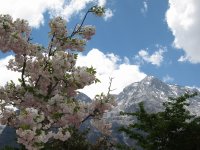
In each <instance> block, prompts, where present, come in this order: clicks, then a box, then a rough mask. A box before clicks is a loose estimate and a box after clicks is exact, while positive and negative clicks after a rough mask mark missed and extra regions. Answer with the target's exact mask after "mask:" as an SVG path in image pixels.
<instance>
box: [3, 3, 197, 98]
mask: <svg viewBox="0 0 200 150" xmlns="http://www.w3.org/2000/svg"><path fill="white" fill-rule="evenodd" d="M14 1H15V2H16V3H14V4H13V2H14ZM22 3H24V4H23V5H22ZM95 4H100V5H102V6H104V7H105V8H106V16H104V18H98V17H95V16H93V15H89V16H88V18H87V20H86V24H92V25H95V26H96V35H95V36H94V37H93V39H92V40H91V41H88V44H87V46H86V50H85V51H84V52H83V54H81V55H80V56H79V61H78V62H77V64H78V65H83V66H84V65H87V66H90V65H93V66H94V67H96V68H97V72H98V77H99V78H100V80H101V81H102V83H101V84H99V85H93V86H92V87H87V88H86V89H85V91H86V93H89V95H90V96H91V97H92V96H93V95H92V94H91V93H94V91H97V92H101V91H102V92H105V90H106V89H107V87H108V81H109V77H114V79H113V88H114V89H116V90H115V93H119V92H120V91H121V90H122V89H123V88H124V87H125V86H127V85H128V84H130V83H132V82H137V81H140V80H141V79H143V78H144V77H145V76H146V75H153V76H155V77H157V78H159V79H161V80H163V81H165V82H167V83H172V84H178V85H182V86H194V87H200V80H199V77H200V49H199V47H198V44H199V42H200V28H199V24H200V19H199V18H200V17H198V14H200V12H199V11H200V1H194V0H162V1H157V0H123V1H116V0H81V1H80V0H66V1H62V0H52V1H51V2H50V1H47V0H46V1H45V0H40V1H39V0H27V1H26V2H23V1H22V0H7V1H6V2H5V1H4V0H0V13H4V14H5V13H9V14H10V15H12V16H13V18H18V17H20V18H24V19H27V20H29V22H30V25H31V26H32V27H33V30H32V37H33V41H34V42H37V43H41V44H43V45H47V43H48V31H49V28H48V21H49V19H50V18H51V17H52V16H56V15H61V16H63V17H64V18H65V19H67V21H68V23H67V25H68V28H69V31H70V29H72V28H73V26H74V25H75V24H76V23H78V22H80V21H81V17H82V16H83V14H84V12H85V11H86V10H87V9H88V8H90V7H91V6H93V5H95ZM10 54H11V53H7V54H2V53H0V58H1V60H0V63H1V64H0V67H1V68H3V64H6V61H7V60H8V58H6V57H7V56H9V55H10ZM9 57H10V56H9ZM3 69H4V72H5V68H3ZM1 76H2V77H1V80H6V79H7V78H8V77H6V79H5V77H4V76H3V75H1ZM94 87H95V88H94ZM92 89H93V91H92ZM97 89H98V90H97ZM99 89H100V90H99ZM91 91H92V92H91Z"/></svg>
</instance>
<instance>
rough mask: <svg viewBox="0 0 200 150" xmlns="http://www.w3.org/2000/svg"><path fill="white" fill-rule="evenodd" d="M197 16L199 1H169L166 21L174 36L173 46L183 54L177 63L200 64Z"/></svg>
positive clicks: (199, 25)
mask: <svg viewBox="0 0 200 150" xmlns="http://www.w3.org/2000/svg"><path fill="white" fill-rule="evenodd" d="M199 14H200V1H199V0H169V9H168V10H167V12H166V21H167V24H168V26H169V28H170V30H171V31H172V34H173V35H174V46H175V47H176V48H179V49H183V50H184V52H185V55H184V56H181V57H180V58H179V61H189V62H191V63H200V47H199V42H200V28H199V27H200V17H199Z"/></svg>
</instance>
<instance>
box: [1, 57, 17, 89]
mask: <svg viewBox="0 0 200 150" xmlns="http://www.w3.org/2000/svg"><path fill="white" fill-rule="evenodd" d="M13 58H14V57H13V56H12V55H10V56H7V57H5V58H2V59H0V72H1V75H0V86H3V85H5V84H6V82H8V81H10V80H13V81H14V82H15V83H18V78H20V74H19V73H18V72H14V71H10V70H8V69H7V67H6V65H8V61H9V60H10V59H13Z"/></svg>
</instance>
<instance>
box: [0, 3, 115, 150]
mask: <svg viewBox="0 0 200 150" xmlns="http://www.w3.org/2000/svg"><path fill="white" fill-rule="evenodd" d="M89 13H93V14H95V15H96V16H102V15H103V13H104V9H103V8H102V7H98V6H94V7H92V8H91V9H89V10H88V11H87V12H86V14H85V16H84V18H83V20H82V22H81V24H80V25H76V27H75V28H74V30H73V32H72V33H70V32H69V30H67V25H66V20H64V19H63V18H61V17H56V18H53V19H52V20H51V21H50V22H49V27H50V33H49V38H50V40H49V44H48V46H47V47H44V46H42V45H39V44H35V43H33V42H32V40H31V36H30V35H31V28H30V27H29V25H28V22H27V21H26V20H22V19H16V20H13V19H12V17H11V16H9V15H0V50H1V51H2V52H8V51H11V50H12V52H13V53H14V55H15V57H14V59H11V60H10V61H9V64H8V66H7V68H8V69H9V70H12V71H16V72H20V73H21V78H19V83H20V84H15V83H14V82H13V81H10V82H8V83H7V84H6V85H5V86H3V87H0V103H1V112H0V113H1V114H0V123H1V124H4V125H8V126H11V127H14V128H15V129H16V134H17V142H18V143H20V144H22V145H24V147H25V148H26V149H28V150H37V149H42V148H44V145H45V144H47V143H51V142H52V141H53V140H59V141H67V140H68V139H69V138H70V136H71V135H72V133H71V132H70V131H71V128H77V129H78V128H79V127H80V125H81V124H83V123H84V122H85V121H86V120H87V119H89V118H92V121H91V123H92V124H93V125H94V126H95V127H96V128H98V129H99V130H100V131H101V132H102V133H103V134H106V135H109V134H110V127H111V125H110V124H109V123H107V122H106V121H105V120H103V118H102V116H103V114H104V113H105V112H106V111H108V110H110V109H111V108H112V106H113V105H115V102H114V99H113V97H112V96H111V95H110V94H109V93H108V94H107V95H103V94H101V95H97V96H96V97H95V99H94V100H93V101H92V103H89V104H88V103H85V102H83V101H80V100H77V98H76V95H77V90H78V89H82V88H84V87H85V86H87V85H90V84H93V83H96V82H99V80H98V79H97V78H96V76H95V73H96V71H95V69H94V68H93V67H90V68H89V67H78V66H76V60H77V58H78V52H82V51H83V50H84V46H85V45H86V42H87V41H88V40H90V39H91V36H93V35H94V34H95V27H93V26H90V25H84V22H85V19H86V17H87V15H88V14H89ZM9 105H12V106H14V107H16V108H17V111H16V110H14V109H10V107H8V106H9Z"/></svg>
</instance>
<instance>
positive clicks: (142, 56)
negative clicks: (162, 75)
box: [135, 47, 166, 66]
mask: <svg viewBox="0 0 200 150" xmlns="http://www.w3.org/2000/svg"><path fill="white" fill-rule="evenodd" d="M164 52H166V48H165V47H159V49H158V50H157V51H155V52H154V53H153V54H149V52H148V51H147V50H146V49H142V50H140V51H139V52H138V55H136V57H135V58H136V59H137V60H138V61H139V63H141V62H144V61H145V62H147V63H151V64H152V65H156V66H160V65H161V63H162V62H163V59H164V58H163V53H164Z"/></svg>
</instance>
